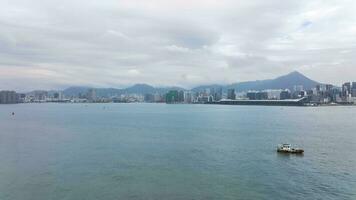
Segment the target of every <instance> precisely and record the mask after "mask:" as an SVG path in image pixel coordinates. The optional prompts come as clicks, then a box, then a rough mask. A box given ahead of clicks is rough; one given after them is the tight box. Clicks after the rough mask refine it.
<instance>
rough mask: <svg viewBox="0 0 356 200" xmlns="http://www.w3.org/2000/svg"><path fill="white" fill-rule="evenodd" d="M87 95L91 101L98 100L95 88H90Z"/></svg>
mask: <svg viewBox="0 0 356 200" xmlns="http://www.w3.org/2000/svg"><path fill="white" fill-rule="evenodd" d="M86 96H87V99H88V101H89V102H95V101H96V92H95V89H93V88H91V89H89V90H88V92H87V95H86Z"/></svg>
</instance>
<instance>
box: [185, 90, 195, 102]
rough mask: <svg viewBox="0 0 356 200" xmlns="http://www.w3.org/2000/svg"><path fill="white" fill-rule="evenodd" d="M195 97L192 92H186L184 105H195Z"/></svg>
mask: <svg viewBox="0 0 356 200" xmlns="http://www.w3.org/2000/svg"><path fill="white" fill-rule="evenodd" d="M193 101H194V97H193V93H192V92H191V91H185V92H184V103H193Z"/></svg>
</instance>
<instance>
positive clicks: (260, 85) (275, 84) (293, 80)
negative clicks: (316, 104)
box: [192, 71, 320, 92]
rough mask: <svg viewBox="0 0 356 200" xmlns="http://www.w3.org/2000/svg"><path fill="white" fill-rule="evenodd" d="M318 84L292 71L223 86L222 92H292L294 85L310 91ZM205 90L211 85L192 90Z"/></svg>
mask: <svg viewBox="0 0 356 200" xmlns="http://www.w3.org/2000/svg"><path fill="white" fill-rule="evenodd" d="M318 84H320V83H318V82H316V81H313V80H311V79H310V78H308V77H306V76H304V75H303V74H301V73H299V72H297V71H294V72H291V73H289V74H287V75H284V76H280V77H277V78H275V79H268V80H258V81H247V82H239V83H233V84H230V85H225V86H222V87H223V90H224V91H226V90H227V89H229V88H234V89H235V90H236V91H237V92H242V91H249V90H265V89H290V90H293V88H294V86H295V85H302V86H303V88H304V89H311V88H314V87H315V86H316V85H318ZM213 86H216V85H213ZM206 88H211V85H207V86H199V87H196V88H193V89H192V90H193V91H201V90H205V89H206Z"/></svg>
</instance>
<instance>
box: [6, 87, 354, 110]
mask: <svg viewBox="0 0 356 200" xmlns="http://www.w3.org/2000/svg"><path fill="white" fill-rule="evenodd" d="M301 98H303V99H304V100H305V102H307V103H308V104H314V105H320V104H356V82H352V83H351V82H347V83H344V84H343V85H342V87H336V86H333V85H330V84H326V85H317V86H316V87H315V88H313V89H307V90H305V89H304V88H303V86H302V85H296V86H294V88H293V89H292V90H289V89H269V90H261V91H246V92H236V91H235V89H233V88H230V89H227V90H223V88H221V87H218V88H217V87H215V88H207V89H204V90H203V91H199V92H194V91H189V90H170V91H168V92H167V93H154V94H151V93H147V94H121V95H117V96H112V97H101V96H100V95H98V94H97V93H96V90H95V89H88V90H87V91H86V93H84V94H79V95H77V96H70V97H66V96H65V95H64V94H63V92H61V91H50V92H49V91H33V92H30V93H26V94H20V93H16V92H15V91H0V104H12V103H42V102H72V103H107V102H114V103H132V102H147V103H169V104H176V103H186V104H190V103H213V102H220V101H225V100H238V101H244V100H245V101H249V100H250V101H258V100H268V101H270V100H279V101H281V100H289V99H301Z"/></svg>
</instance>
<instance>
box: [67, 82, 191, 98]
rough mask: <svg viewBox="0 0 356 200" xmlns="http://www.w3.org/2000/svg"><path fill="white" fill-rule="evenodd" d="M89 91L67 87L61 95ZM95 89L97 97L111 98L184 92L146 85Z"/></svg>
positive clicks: (85, 88)
mask: <svg viewBox="0 0 356 200" xmlns="http://www.w3.org/2000/svg"><path fill="white" fill-rule="evenodd" d="M89 89H91V88H90V87H69V88H67V89H65V90H63V94H64V95H65V96H68V97H78V96H79V95H80V94H81V95H85V94H86V93H87V92H88V90H89ZM93 89H95V93H96V95H97V96H98V97H112V96H119V95H122V94H140V95H144V94H148V93H149V94H154V93H160V94H164V93H167V92H168V91H169V90H185V89H184V88H180V87H162V88H155V87H153V86H151V85H147V84H135V85H133V86H131V87H128V88H124V89H116V88H93Z"/></svg>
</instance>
